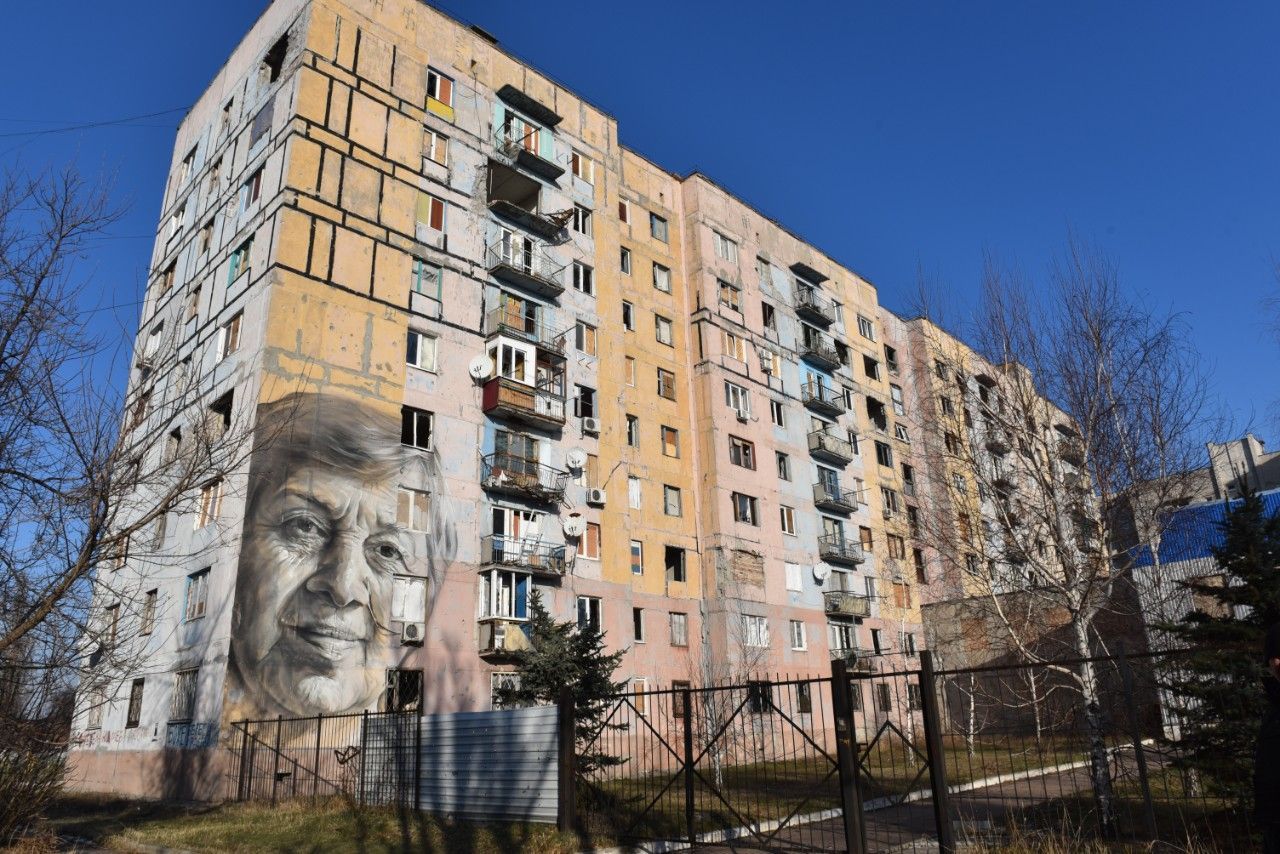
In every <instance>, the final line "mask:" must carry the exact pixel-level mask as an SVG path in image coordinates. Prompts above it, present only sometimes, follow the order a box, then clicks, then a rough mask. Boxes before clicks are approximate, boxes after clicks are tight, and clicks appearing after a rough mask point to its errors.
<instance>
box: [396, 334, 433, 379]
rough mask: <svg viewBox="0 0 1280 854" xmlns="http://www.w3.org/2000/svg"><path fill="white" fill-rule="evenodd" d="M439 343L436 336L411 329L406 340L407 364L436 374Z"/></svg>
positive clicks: (405, 358)
mask: <svg viewBox="0 0 1280 854" xmlns="http://www.w3.org/2000/svg"><path fill="white" fill-rule="evenodd" d="M436 348H437V341H436V338H435V336H434V335H428V334H427V333H425V332H418V331H417V330H414V329H410V330H409V334H408V335H407V336H406V339H405V356H404V361H405V364H407V365H409V366H411V367H414V368H419V369H421V370H424V371H431V372H432V373H435V370H436Z"/></svg>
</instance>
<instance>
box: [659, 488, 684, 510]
mask: <svg viewBox="0 0 1280 854" xmlns="http://www.w3.org/2000/svg"><path fill="white" fill-rule="evenodd" d="M662 512H663V513H665V514H666V515H668V516H681V515H683V514H684V502H683V501H682V500H681V497H680V488H679V487H678V486H669V485H664V486H663V487H662Z"/></svg>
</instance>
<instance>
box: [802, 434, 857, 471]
mask: <svg viewBox="0 0 1280 854" xmlns="http://www.w3.org/2000/svg"><path fill="white" fill-rule="evenodd" d="M809 453H810V454H812V455H813V456H815V457H817V458H818V459H821V460H826V461H828V462H833V463H837V464H838V465H842V466H843V465H847V464H849V463H850V462H852V461H853V458H854V456H855V455H854V453H853V445H851V444H849V441H848V440H847V439H841V438H840V437H839V436H837V435H835V434H834V433H827V432H825V431H823V430H815V431H813V432H812V433H810V434H809Z"/></svg>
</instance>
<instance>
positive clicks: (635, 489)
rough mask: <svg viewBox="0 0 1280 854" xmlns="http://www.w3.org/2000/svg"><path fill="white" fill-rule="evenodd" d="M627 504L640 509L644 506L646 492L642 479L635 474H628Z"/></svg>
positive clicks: (634, 508) (633, 508)
mask: <svg viewBox="0 0 1280 854" xmlns="http://www.w3.org/2000/svg"><path fill="white" fill-rule="evenodd" d="M627 506H628V507H630V508H631V509H632V510H639V509H640V508H641V507H643V506H644V492H643V488H642V486H641V481H640V478H638V477H636V476H635V475H628V476H627Z"/></svg>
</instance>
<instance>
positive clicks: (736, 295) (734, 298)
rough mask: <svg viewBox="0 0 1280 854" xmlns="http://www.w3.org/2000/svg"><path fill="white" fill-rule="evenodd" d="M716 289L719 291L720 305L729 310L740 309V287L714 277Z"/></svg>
mask: <svg viewBox="0 0 1280 854" xmlns="http://www.w3.org/2000/svg"><path fill="white" fill-rule="evenodd" d="M716 290H717V291H719V294H720V304H721V305H722V306H724V307H725V308H727V309H729V310H730V311H742V288H740V287H738V286H737V285H734V284H731V283H729V282H726V281H725V280H724V279H716Z"/></svg>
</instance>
